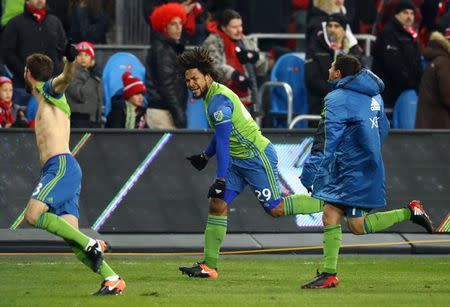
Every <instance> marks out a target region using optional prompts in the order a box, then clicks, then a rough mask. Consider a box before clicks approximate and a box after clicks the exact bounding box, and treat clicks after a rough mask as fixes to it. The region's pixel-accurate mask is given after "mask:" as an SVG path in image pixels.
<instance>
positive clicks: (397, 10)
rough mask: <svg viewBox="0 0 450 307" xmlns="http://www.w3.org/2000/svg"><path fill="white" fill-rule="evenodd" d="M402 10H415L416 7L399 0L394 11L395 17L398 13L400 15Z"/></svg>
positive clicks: (404, 0) (408, 2)
mask: <svg viewBox="0 0 450 307" xmlns="http://www.w3.org/2000/svg"><path fill="white" fill-rule="evenodd" d="M403 10H413V11H415V10H416V7H415V6H414V4H413V3H412V2H411V1H409V0H401V1H400V2H399V3H398V4H397V6H396V7H395V10H394V15H397V14H398V13H400V12H401V11H403Z"/></svg>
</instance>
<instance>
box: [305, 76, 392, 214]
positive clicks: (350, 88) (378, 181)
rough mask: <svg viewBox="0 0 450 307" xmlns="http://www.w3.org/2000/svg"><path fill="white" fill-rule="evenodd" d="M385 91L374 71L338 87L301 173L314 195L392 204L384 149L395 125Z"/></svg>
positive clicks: (367, 204)
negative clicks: (389, 116) (388, 113)
mask: <svg viewBox="0 0 450 307" xmlns="http://www.w3.org/2000/svg"><path fill="white" fill-rule="evenodd" d="M383 89H384V83H383V81H381V79H380V78H378V77H377V76H376V75H375V74H373V73H372V72H371V71H369V70H362V71H361V72H360V73H358V74H356V75H353V76H347V77H345V78H343V79H341V80H339V81H338V82H335V83H334V90H333V91H332V92H330V93H329V94H328V95H327V96H326V97H325V102H324V109H323V111H322V120H321V122H320V123H319V127H318V129H317V132H316V135H315V138H314V144H313V148H312V150H311V155H310V157H309V160H308V161H307V163H306V164H305V166H304V168H303V173H302V175H301V181H302V184H303V185H304V186H305V187H306V188H307V189H309V190H312V196H313V197H315V198H318V199H322V200H324V201H325V202H329V203H334V204H341V205H347V206H351V207H362V208H380V207H384V206H386V199H385V197H386V192H385V186H384V164H383V157H382V153H381V147H382V144H383V142H384V140H385V138H386V136H387V134H388V130H389V123H388V121H387V118H386V114H385V112H384V105H383V100H382V98H381V96H380V93H381V92H382V91H383Z"/></svg>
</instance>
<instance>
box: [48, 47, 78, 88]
mask: <svg viewBox="0 0 450 307" xmlns="http://www.w3.org/2000/svg"><path fill="white" fill-rule="evenodd" d="M77 54H78V52H77V49H76V48H75V46H74V45H72V44H71V42H70V41H68V42H67V45H66V50H65V51H64V56H65V57H64V69H63V71H62V73H61V74H59V75H58V76H57V77H56V78H54V79H53V82H52V89H53V91H54V92H55V93H59V94H62V93H64V92H65V91H66V89H67V88H68V87H69V84H70V81H72V79H73V76H74V74H75V70H76V68H77V66H78V64H77V63H76V62H75V58H76V57H77Z"/></svg>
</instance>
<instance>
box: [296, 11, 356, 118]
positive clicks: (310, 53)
mask: <svg viewBox="0 0 450 307" xmlns="http://www.w3.org/2000/svg"><path fill="white" fill-rule="evenodd" d="M338 54H352V55H354V56H356V57H358V58H361V56H362V52H361V49H360V47H359V46H358V42H357V40H356V38H355V36H354V35H353V33H352V30H351V29H350V26H349V25H348V22H347V19H346V18H345V16H344V15H342V14H337V13H336V14H331V15H328V16H327V21H325V22H323V23H322V30H321V31H319V32H317V33H316V35H315V36H313V37H311V38H310V45H308V48H307V51H306V60H305V80H306V86H307V89H308V106H309V114H316V115H318V114H321V111H322V108H323V98H324V97H325V96H326V95H327V94H328V92H329V91H330V90H331V86H330V84H329V83H328V69H329V68H330V66H331V63H332V62H333V61H334V60H335V59H336V56H337V55H338Z"/></svg>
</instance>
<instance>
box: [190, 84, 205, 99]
mask: <svg viewBox="0 0 450 307" xmlns="http://www.w3.org/2000/svg"><path fill="white" fill-rule="evenodd" d="M207 93H208V87H207V86H206V85H205V87H203V88H202V87H200V95H198V96H195V95H194V92H192V96H193V97H194V98H195V99H199V98H202V99H203V98H205V96H206V94H207Z"/></svg>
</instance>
